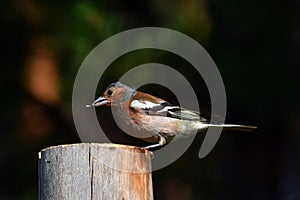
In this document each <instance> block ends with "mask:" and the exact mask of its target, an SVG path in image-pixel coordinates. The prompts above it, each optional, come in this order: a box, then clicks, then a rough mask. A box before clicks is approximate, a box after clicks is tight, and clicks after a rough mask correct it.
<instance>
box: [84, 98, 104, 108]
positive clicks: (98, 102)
mask: <svg viewBox="0 0 300 200" xmlns="http://www.w3.org/2000/svg"><path fill="white" fill-rule="evenodd" d="M107 103H109V100H108V99H107V98H105V97H99V98H98V99H96V100H95V101H94V102H93V103H92V104H91V105H86V107H91V106H94V107H97V106H103V105H105V104H107Z"/></svg>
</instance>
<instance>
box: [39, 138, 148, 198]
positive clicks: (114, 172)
mask: <svg viewBox="0 0 300 200" xmlns="http://www.w3.org/2000/svg"><path fill="white" fill-rule="evenodd" d="M39 199H40V200H49V199H51V200H53V199H55V200H56V199H59V200H61V199H64V200H76V199H78V200H79V199H80V200H84V199H89V200H91V199H92V200H95V199H101V200H102V199H124V200H129V199H131V200H138V199H143V200H144V199H153V191H152V177H151V154H150V152H149V151H147V150H144V149H141V148H137V147H133V146H125V145H116V144H88V143H83V144H72V145H61V146H55V147H49V148H47V149H44V150H42V151H41V152H40V153H39Z"/></svg>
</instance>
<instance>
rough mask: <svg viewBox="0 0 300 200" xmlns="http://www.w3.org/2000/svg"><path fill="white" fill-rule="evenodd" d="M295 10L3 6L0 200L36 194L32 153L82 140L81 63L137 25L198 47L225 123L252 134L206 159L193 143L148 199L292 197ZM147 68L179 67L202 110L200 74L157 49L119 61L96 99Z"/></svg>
mask: <svg viewBox="0 0 300 200" xmlns="http://www.w3.org/2000/svg"><path fill="white" fill-rule="evenodd" d="M299 8H300V1H299V0H288V1H284V2H279V1H268V0H262V1H250V0H245V1H237V0H225V1H221V0H200V1H199V0H198V1H197V0H176V1H170V0H167V1H163V2H162V1H158V0H153V1H138V0H129V1H34V0H26V1H21V0H14V1H10V2H4V1H1V3H0V11H1V12H0V15H1V17H0V21H1V25H2V26H1V31H0V36H1V37H0V41H1V43H0V44H1V46H2V48H1V49H2V50H1V67H0V88H1V93H0V94H1V98H0V101H1V104H0V106H1V114H0V119H1V120H0V132H1V135H2V138H1V140H0V173H1V183H0V184H1V185H0V199H37V153H38V151H39V150H40V149H42V148H45V147H48V146H52V145H58V144H66V143H74V142H80V140H79V138H78V136H77V133H76V130H75V126H74V124H73V120H72V113H71V95H72V86H73V82H74V80H75V76H76V73H77V70H78V68H79V66H80V65H81V63H82V62H83V60H84V58H85V57H86V56H87V54H88V53H89V52H90V51H91V50H92V49H93V48H94V47H95V46H96V45H98V44H99V43H100V42H102V41H103V40H105V39H106V38H108V37H109V36H112V35H114V34H116V33H119V32H121V31H124V30H128V29H131V28H137V27H143V26H159V27H166V28H171V29H175V30H178V31H180V32H182V33H185V34H187V35H188V36H190V37H192V38H193V39H195V40H196V41H198V42H199V43H200V44H202V45H203V46H204V47H205V49H206V50H207V51H208V52H209V54H210V55H211V57H212V58H213V59H214V61H215V63H216V64H217V66H218V68H219V70H220V73H221V75H222V77H223V80H224V84H225V87H226V92H227V101H228V113H227V122H231V123H240V124H249V125H257V126H258V127H259V130H258V131H257V132H256V133H253V134H237V133H224V134H222V136H221V138H220V140H219V141H218V143H217V145H216V146H215V148H214V149H213V151H212V152H211V153H210V154H209V155H208V156H207V157H205V158H204V159H198V157H197V155H198V150H199V147H200V145H201V143H202V139H203V136H199V137H197V138H196V140H195V141H194V143H193V145H192V146H191V147H190V149H189V150H188V151H187V152H186V153H185V154H184V155H183V156H182V157H181V158H180V159H178V160H177V161H176V162H175V163H173V164H172V165H170V166H168V167H166V168H165V169H162V170H159V171H156V172H154V173H153V181H154V194H155V198H156V199H222V200H223V199H272V200H274V199H288V200H293V199H300V191H299V188H300V170H299V168H300V146H299V140H300V104H299V100H300V98H299V96H300V93H299V89H298V86H299V74H300V73H299V72H300V65H299V64H300V56H299V54H300V23H299V21H300V16H299V15H300V12H299V11H300V9H299ZM148 62H158V63H164V64H167V65H169V66H173V67H174V68H176V69H178V70H179V71H180V72H182V73H183V74H184V75H185V76H186V77H187V78H189V80H191V83H192V84H193V86H194V87H195V90H196V91H197V92H198V93H197V95H198V97H199V98H200V99H201V100H200V104H201V105H200V106H201V107H202V108H203V110H207V112H209V106H210V105H209V99H208V93H207V90H206V86H205V85H204V82H203V81H202V80H201V77H198V76H194V73H192V71H191V69H190V68H191V66H189V65H188V63H186V62H185V61H184V60H182V59H180V58H178V56H176V55H171V54H170V53H168V52H163V51H158V50H145V51H137V52H132V53H129V54H128V55H124V56H122V57H121V58H120V59H118V60H117V61H116V62H114V63H113V64H112V66H111V67H110V68H109V69H108V71H107V72H106V76H104V77H103V79H102V80H101V84H100V86H99V94H100V92H101V90H102V89H103V87H105V86H106V85H107V84H109V83H110V82H113V81H116V80H117V79H118V77H120V76H121V75H122V73H124V72H126V71H127V70H128V69H130V68H131V67H133V66H135V65H138V64H142V63H148ZM153 88H154V89H153ZM143 89H144V91H147V92H149V93H152V94H155V95H158V96H161V97H164V96H167V97H168V96H169V95H166V93H167V92H168V91H165V92H164V90H159V91H158V90H157V89H156V90H155V87H152V88H151V87H144V88H143ZM167 97H165V98H167ZM169 101H171V102H176V99H172V98H171V99H170V100H169ZM106 114H107V115H109V114H110V113H109V110H107V109H106V110H105V109H104V111H103V113H102V117H103V116H105V115H106ZM100 115H101V114H100ZM99 118H101V116H99ZM104 118H106V117H104ZM100 121H101V120H100ZM101 124H102V125H103V126H104V127H111V126H112V124H113V122H111V121H110V119H107V120H106V121H101ZM118 135H120V132H119V130H117V129H116V130H115V129H113V131H112V138H113V140H115V141H116V142H120V143H122V139H123V136H120V137H118ZM127 139H128V138H126V142H123V143H129V144H131V142H128V141H127ZM124 140H125V137H124ZM135 142H136V141H134V142H133V143H132V144H135Z"/></svg>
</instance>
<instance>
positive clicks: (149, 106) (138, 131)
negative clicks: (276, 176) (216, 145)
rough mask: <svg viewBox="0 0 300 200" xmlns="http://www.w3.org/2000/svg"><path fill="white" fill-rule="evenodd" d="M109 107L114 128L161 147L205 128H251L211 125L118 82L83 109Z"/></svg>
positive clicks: (246, 128)
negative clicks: (116, 127) (115, 126)
mask: <svg viewBox="0 0 300 200" xmlns="http://www.w3.org/2000/svg"><path fill="white" fill-rule="evenodd" d="M101 106H110V107H111V109H112V111H113V112H114V113H115V114H114V119H115V121H116V122H117V125H118V126H119V127H120V128H121V129H122V130H123V131H125V132H126V133H127V134H130V135H131V136H133V137H136V138H139V139H141V140H143V141H146V142H148V143H150V145H148V146H146V147H144V148H145V149H152V148H157V147H162V146H164V145H166V144H168V143H170V142H171V141H172V140H178V139H181V138H186V137H189V136H191V135H193V134H197V133H199V132H205V131H206V130H207V129H208V128H209V127H219V128H224V129H232V130H239V131H247V132H249V131H252V130H254V129H256V128H257V127H255V126H246V125H236V124H218V123H212V122H210V121H209V120H208V119H206V118H204V117H203V115H201V114H200V113H199V112H197V111H193V110H188V109H184V108H182V107H180V106H177V105H173V104H171V103H169V102H168V101H165V100H163V99H161V98H158V97H155V96H152V95H150V94H147V93H144V92H140V91H137V90H136V89H133V88H130V87H129V86H127V85H125V84H123V83H121V82H119V81H118V82H114V83H111V84H110V85H109V86H108V87H107V88H106V89H105V91H104V92H103V94H102V95H101V96H100V97H99V98H97V99H96V100H94V101H93V102H92V104H88V105H86V107H101Z"/></svg>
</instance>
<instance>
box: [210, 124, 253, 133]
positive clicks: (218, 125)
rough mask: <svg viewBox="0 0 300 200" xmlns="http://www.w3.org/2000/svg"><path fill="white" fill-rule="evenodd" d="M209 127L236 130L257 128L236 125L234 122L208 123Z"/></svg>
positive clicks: (248, 130)
mask: <svg viewBox="0 0 300 200" xmlns="http://www.w3.org/2000/svg"><path fill="white" fill-rule="evenodd" d="M208 126H209V127H220V128H223V129H225V130H236V131H246V132H250V131H253V130H255V129H257V127H256V126H246V125H236V124H208Z"/></svg>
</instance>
